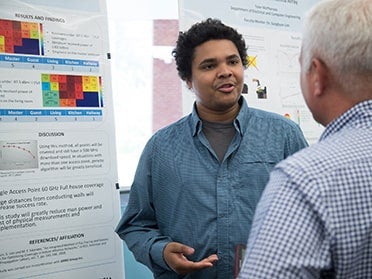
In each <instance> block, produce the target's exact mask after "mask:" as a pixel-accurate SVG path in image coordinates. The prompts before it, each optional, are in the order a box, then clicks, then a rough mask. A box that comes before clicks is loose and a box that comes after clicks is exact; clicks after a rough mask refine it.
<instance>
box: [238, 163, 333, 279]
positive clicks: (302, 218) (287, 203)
mask: <svg viewBox="0 0 372 279" xmlns="http://www.w3.org/2000/svg"><path fill="white" fill-rule="evenodd" d="M309 195H312V197H311V198H309ZM314 200H317V201H318V203H319V204H318V203H314V202H313V201H314ZM321 204H322V196H321V195H320V193H318V192H317V190H316V187H314V192H313V193H306V194H305V193H303V192H302V191H301V188H300V187H298V185H297V184H296V183H295V182H294V181H291V179H290V177H288V176H287V175H286V174H285V173H283V172H282V171H281V170H280V169H278V168H277V169H275V170H274V171H273V172H272V174H271V177H270V181H269V184H268V185H267V187H266V189H265V191H264V194H263V196H262V199H261V200H260V202H259V204H258V206H257V210H256V214H255V218H254V222H253V227H252V230H251V234H250V237H249V240H248V245H247V253H246V257H245V260H244V263H243V266H242V269H241V272H240V274H239V278H240V279H245V278H278V279H281V278H283V279H291V278H296V279H298V278H321V274H322V272H324V273H325V272H327V271H328V270H329V269H330V268H331V257H330V247H331V237H330V232H329V230H327V229H326V228H327V227H328V226H327V225H326V223H327V222H326V219H327V213H326V210H325V209H324V208H322V207H321V206H319V205H321Z"/></svg>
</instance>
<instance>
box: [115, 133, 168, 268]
mask: <svg viewBox="0 0 372 279" xmlns="http://www.w3.org/2000/svg"><path fill="white" fill-rule="evenodd" d="M152 148H153V142H152V141H151V140H150V141H149V142H148V143H147V145H146V147H145V149H144V151H143V152H142V155H141V157H140V160H139V163H138V166H137V170H136V174H135V177H134V180H133V184H132V186H131V190H130V195H129V200H128V205H127V207H126V208H125V211H124V214H123V216H122V217H121V220H120V222H119V224H118V226H117V228H116V230H115V231H116V233H117V234H118V235H119V237H120V238H121V239H123V240H124V241H125V242H126V244H127V245H128V248H129V250H131V251H132V253H133V255H134V257H135V258H136V260H137V261H139V262H141V263H143V264H144V265H146V266H147V267H148V268H149V269H150V270H151V271H152V272H154V273H162V272H163V271H164V270H170V268H169V267H168V265H167V264H166V263H165V261H164V258H163V249H164V247H165V245H166V244H167V243H168V242H170V241H172V240H171V239H170V238H169V237H166V236H163V235H162V234H161V233H160V231H159V228H158V225H157V221H156V216H155V211H154V209H153V206H152V194H151V192H152V190H151V189H152V179H151V178H152V173H151V164H152V162H151V161H152V158H151V157H152V155H151V154H152Z"/></svg>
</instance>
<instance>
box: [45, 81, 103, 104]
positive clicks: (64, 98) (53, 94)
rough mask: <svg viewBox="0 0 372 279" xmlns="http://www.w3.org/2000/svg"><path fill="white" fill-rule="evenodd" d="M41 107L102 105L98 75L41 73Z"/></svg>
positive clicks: (100, 84)
mask: <svg viewBox="0 0 372 279" xmlns="http://www.w3.org/2000/svg"><path fill="white" fill-rule="evenodd" d="M41 81H42V83H41V84H42V95H43V107H90V108H96V107H103V102H102V80H101V77H99V76H80V75H64V74H42V75H41Z"/></svg>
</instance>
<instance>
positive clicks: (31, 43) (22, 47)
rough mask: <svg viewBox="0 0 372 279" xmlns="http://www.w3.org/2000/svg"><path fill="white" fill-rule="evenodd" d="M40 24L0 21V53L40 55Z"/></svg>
mask: <svg viewBox="0 0 372 279" xmlns="http://www.w3.org/2000/svg"><path fill="white" fill-rule="evenodd" d="M42 33H43V32H42V24H40V23H34V22H25V21H16V20H6V19H0V53H9V54H32V55H43V53H42V49H43V47H42V37H43V36H42Z"/></svg>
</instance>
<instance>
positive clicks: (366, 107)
mask: <svg viewBox="0 0 372 279" xmlns="http://www.w3.org/2000/svg"><path fill="white" fill-rule="evenodd" d="M371 119H372V100H368V101H364V102H361V103H359V104H357V105H355V106H353V107H352V108H351V109H349V110H347V111H346V112H344V113H343V114H341V116H339V117H337V118H336V119H335V120H333V121H332V122H331V123H329V124H328V125H327V126H326V128H325V130H324V132H323V133H322V135H321V136H320V138H319V141H322V140H324V139H326V138H327V137H329V136H331V135H333V134H335V133H337V132H338V131H340V130H341V129H343V128H345V127H348V126H352V125H353V126H354V125H362V126H371V123H372V121H371Z"/></svg>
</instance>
